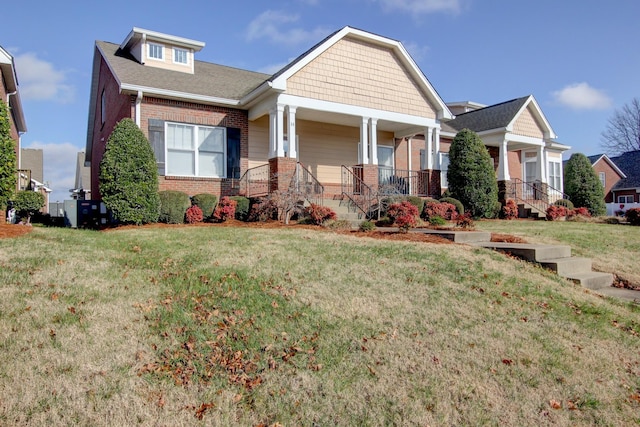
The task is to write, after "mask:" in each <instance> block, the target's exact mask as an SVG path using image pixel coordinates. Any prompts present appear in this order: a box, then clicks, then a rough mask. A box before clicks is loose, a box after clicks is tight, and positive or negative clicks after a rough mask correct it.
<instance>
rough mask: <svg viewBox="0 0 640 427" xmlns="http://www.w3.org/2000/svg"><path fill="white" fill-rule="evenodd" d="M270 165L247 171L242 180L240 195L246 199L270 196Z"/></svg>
mask: <svg viewBox="0 0 640 427" xmlns="http://www.w3.org/2000/svg"><path fill="white" fill-rule="evenodd" d="M271 180H272V177H271V176H270V172H269V164H266V165H261V166H256V167H254V168H250V169H247V170H246V171H245V173H244V174H243V175H242V177H241V178H240V194H242V195H244V196H245V197H259V196H266V195H267V194H269V189H270V188H271Z"/></svg>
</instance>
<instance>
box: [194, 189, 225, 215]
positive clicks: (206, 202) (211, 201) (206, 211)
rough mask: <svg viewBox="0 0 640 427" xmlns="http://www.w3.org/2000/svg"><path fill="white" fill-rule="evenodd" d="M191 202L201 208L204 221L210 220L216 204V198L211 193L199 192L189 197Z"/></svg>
mask: <svg viewBox="0 0 640 427" xmlns="http://www.w3.org/2000/svg"><path fill="white" fill-rule="evenodd" d="M191 203H193V205H195V206H197V207H199V208H200V209H201V210H202V217H203V218H204V220H205V221H209V220H211V215H213V210H214V209H215V208H216V206H217V205H218V198H217V197H216V196H215V195H213V194H207V193H200V194H196V195H195V196H193V197H191Z"/></svg>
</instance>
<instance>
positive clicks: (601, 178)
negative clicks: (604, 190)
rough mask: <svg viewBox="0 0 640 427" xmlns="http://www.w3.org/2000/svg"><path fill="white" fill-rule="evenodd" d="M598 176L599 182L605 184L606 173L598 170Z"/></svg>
mask: <svg viewBox="0 0 640 427" xmlns="http://www.w3.org/2000/svg"><path fill="white" fill-rule="evenodd" d="M598 178H600V184H602V186H603V187H606V186H607V174H606V173H604V172H598Z"/></svg>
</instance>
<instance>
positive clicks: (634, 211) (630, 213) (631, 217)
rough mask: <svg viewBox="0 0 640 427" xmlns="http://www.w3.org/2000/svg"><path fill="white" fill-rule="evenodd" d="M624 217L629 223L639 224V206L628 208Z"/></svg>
mask: <svg viewBox="0 0 640 427" xmlns="http://www.w3.org/2000/svg"><path fill="white" fill-rule="evenodd" d="M624 217H625V218H626V220H627V221H628V222H629V224H631V225H640V208H631V209H628V210H627V211H626V212H625V214H624Z"/></svg>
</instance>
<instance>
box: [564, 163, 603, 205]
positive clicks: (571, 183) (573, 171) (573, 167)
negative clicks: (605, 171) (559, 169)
mask: <svg viewBox="0 0 640 427" xmlns="http://www.w3.org/2000/svg"><path fill="white" fill-rule="evenodd" d="M564 191H565V192H566V193H567V194H568V195H569V197H570V198H571V201H572V202H573V204H574V205H576V206H584V207H586V208H587V209H589V212H591V215H594V216H600V215H604V214H605V213H606V206H605V203H604V189H603V187H602V184H601V183H600V179H599V178H598V175H596V172H595V171H594V170H593V167H592V166H591V162H590V161H589V159H588V158H587V156H585V155H584V154H581V153H575V154H573V155H571V157H570V158H569V160H568V161H567V165H566V167H565V169H564Z"/></svg>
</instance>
